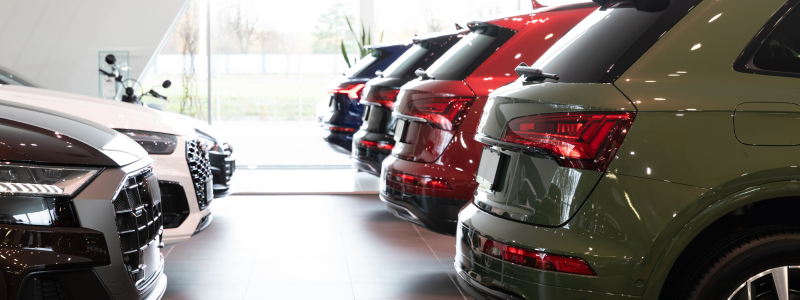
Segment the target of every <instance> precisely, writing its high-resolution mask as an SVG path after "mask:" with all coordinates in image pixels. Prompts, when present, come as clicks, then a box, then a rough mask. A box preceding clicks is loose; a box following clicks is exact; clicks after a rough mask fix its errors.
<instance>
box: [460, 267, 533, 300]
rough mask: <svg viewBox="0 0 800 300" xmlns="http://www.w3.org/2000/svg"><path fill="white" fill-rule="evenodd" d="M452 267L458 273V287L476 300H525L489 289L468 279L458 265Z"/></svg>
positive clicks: (470, 278)
mask: <svg viewBox="0 0 800 300" xmlns="http://www.w3.org/2000/svg"><path fill="white" fill-rule="evenodd" d="M453 265H454V266H455V268H456V273H458V277H456V280H457V281H458V286H459V287H461V289H462V290H464V291H465V292H467V294H469V295H470V296H472V298H475V299H476V300H499V299H502V300H525V298H520V297H517V296H514V295H511V294H506V293H503V292H501V291H497V290H493V289H490V288H488V287H486V286H484V285H482V284H480V283H478V282H477V281H476V280H474V279H472V277H469V275H467V272H466V271H464V269H462V268H461V265H460V264H459V263H457V262H456V263H453Z"/></svg>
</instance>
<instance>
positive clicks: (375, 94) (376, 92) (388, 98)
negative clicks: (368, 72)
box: [361, 86, 400, 109]
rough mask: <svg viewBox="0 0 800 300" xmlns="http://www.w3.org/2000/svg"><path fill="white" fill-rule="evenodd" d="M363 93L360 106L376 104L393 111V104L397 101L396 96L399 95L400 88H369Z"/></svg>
mask: <svg viewBox="0 0 800 300" xmlns="http://www.w3.org/2000/svg"><path fill="white" fill-rule="evenodd" d="M364 92H365V95H364V98H363V99H361V102H362V104H371V103H377V104H380V105H381V106H384V107H388V108H390V109H394V102H395V100H397V94H399V93H400V88H394V87H384V86H370V87H368V88H366V89H364ZM365 102H366V103H365Z"/></svg>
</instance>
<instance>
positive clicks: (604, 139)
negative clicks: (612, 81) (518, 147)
mask: <svg viewBox="0 0 800 300" xmlns="http://www.w3.org/2000/svg"><path fill="white" fill-rule="evenodd" d="M635 115H636V113H594V112H572V113H553V114H541V115H535V116H528V117H521V118H517V119H513V120H511V121H510V122H509V123H508V127H506V130H505V132H504V133H503V141H504V142H509V143H515V144H522V145H526V146H531V147H536V148H540V149H544V150H547V151H549V152H551V153H553V155H554V156H555V158H556V160H557V161H558V162H559V164H560V165H562V166H565V167H570V168H578V169H587V170H596V171H601V172H602V171H605V169H606V167H608V163H609V162H610V161H611V158H612V157H613V156H614V153H616V152H617V149H619V146H620V145H621V144H622V140H623V139H625V134H627V133H628V129H630V127H631V123H632V122H633V117H634V116H635Z"/></svg>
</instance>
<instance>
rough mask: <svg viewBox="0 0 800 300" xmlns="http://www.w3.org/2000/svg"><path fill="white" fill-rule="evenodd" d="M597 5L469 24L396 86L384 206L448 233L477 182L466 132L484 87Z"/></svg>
mask: <svg viewBox="0 0 800 300" xmlns="http://www.w3.org/2000/svg"><path fill="white" fill-rule="evenodd" d="M597 7H598V6H597V4H594V3H591V2H589V3H581V4H573V5H565V6H557V7H546V8H541V9H537V10H534V11H531V12H527V13H516V14H514V15H509V16H507V17H502V18H497V19H492V20H487V21H479V22H470V23H469V24H468V27H469V29H470V31H471V32H470V33H469V34H468V35H467V36H464V37H463V38H462V39H461V41H459V42H458V43H457V44H456V45H455V46H453V48H451V49H450V50H448V52H446V53H445V54H444V55H443V56H442V58H440V59H438V60H437V61H436V62H435V63H434V64H433V65H431V67H430V68H429V69H428V70H427V71H426V72H425V75H423V76H420V78H419V79H417V80H414V81H412V82H409V83H407V84H405V85H403V87H402V88H401V90H400V94H399V95H398V96H397V99H398V100H397V103H396V104H395V112H394V113H393V115H394V116H395V117H397V118H398V119H399V120H398V121H397V125H396V129H395V131H394V138H395V140H396V141H397V143H396V145H395V147H394V149H393V150H392V156H390V157H388V158H386V160H384V161H383V164H382V166H381V193H380V198H381V200H383V201H384V202H385V203H386V206H387V208H388V209H389V211H390V212H392V213H393V214H394V215H395V216H397V217H399V218H401V219H404V220H407V221H410V222H412V223H416V224H419V225H421V226H424V227H426V228H427V229H429V230H431V231H434V232H438V233H442V234H447V235H455V232H456V224H457V219H458V212H459V210H461V208H462V207H463V206H464V205H465V204H467V203H468V202H469V201H470V200H471V199H472V197H473V194H474V192H475V189H476V188H477V186H478V184H477V183H476V182H475V175H476V173H477V171H478V163H479V161H480V155H481V149H482V148H483V147H482V144H480V143H479V142H477V141H475V140H474V139H473V136H475V131H476V128H477V125H478V122H479V121H480V118H481V114H482V113H483V107H484V105H485V104H486V101H487V99H488V95H489V93H491V92H492V91H494V89H497V88H499V87H501V86H503V85H505V84H507V83H509V82H512V81H514V80H515V79H517V74H516V73H515V72H514V68H515V67H516V66H518V65H519V64H520V63H522V62H527V63H533V62H534V61H536V60H537V59H538V58H539V56H540V55H542V54H543V53H544V52H545V51H546V50H547V49H548V48H550V46H551V45H553V44H554V43H555V42H556V41H557V40H558V39H559V38H561V36H563V35H564V34H565V33H567V31H569V30H570V29H571V28H572V27H573V26H575V25H576V24H578V22H580V21H581V20H583V19H584V17H586V16H587V15H589V14H590V13H591V12H593V11H594V10H596V9H597ZM586 55H591V53H587V54H586ZM509 109H513V107H509Z"/></svg>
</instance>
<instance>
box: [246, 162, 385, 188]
mask: <svg viewBox="0 0 800 300" xmlns="http://www.w3.org/2000/svg"><path fill="white" fill-rule="evenodd" d="M234 178H235V182H234V183H233V184H232V185H231V193H233V194H234V195H258V194H282V193H288V194H296V193H303V194H312V193H313V194H335V193H349V194H353V193H355V194H376V195H377V194H378V188H379V187H380V178H378V177H377V176H375V175H371V174H368V173H365V172H356V171H355V170H353V169H350V168H347V169H305V170H304V169H295V170H280V169H269V170H248V169H239V170H236V175H235V177H234ZM311 183H313V184H311Z"/></svg>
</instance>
